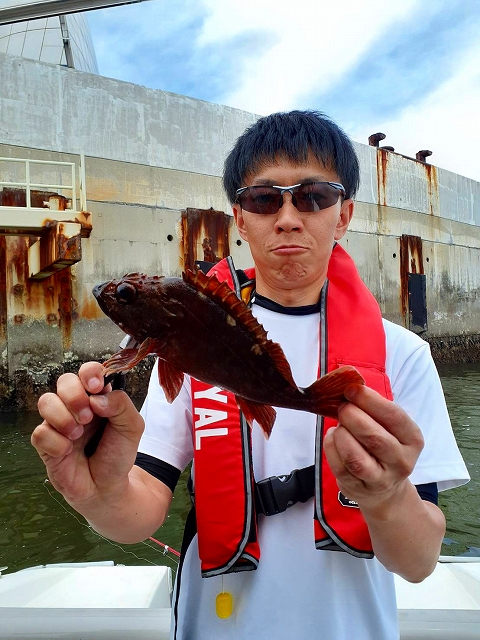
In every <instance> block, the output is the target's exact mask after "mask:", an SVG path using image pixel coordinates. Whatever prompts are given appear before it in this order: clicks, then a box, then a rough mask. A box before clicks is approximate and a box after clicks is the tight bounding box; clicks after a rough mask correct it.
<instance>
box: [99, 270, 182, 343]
mask: <svg viewBox="0 0 480 640" xmlns="http://www.w3.org/2000/svg"><path fill="white" fill-rule="evenodd" d="M174 281H180V279H179V278H165V277H164V276H147V275H146V274H144V273H128V274H126V275H125V276H123V278H118V279H114V280H109V281H107V282H103V283H101V284H97V285H96V286H95V287H94V288H93V295H94V296H95V298H96V300H97V302H98V305H99V306H100V308H101V310H102V311H103V313H104V314H105V315H107V316H108V317H109V318H110V319H111V320H113V322H115V324H116V325H117V326H119V327H120V329H122V331H124V332H125V333H128V334H129V335H131V336H133V337H134V338H135V339H136V340H138V341H139V342H141V341H143V340H145V338H147V337H161V335H160V334H161V332H162V329H166V328H168V326H169V324H170V321H171V319H172V317H174V315H175V314H174V311H172V308H171V307H172V305H173V304H174V300H173V299H172V297H171V291H170V289H171V288H172V287H171V286H169V285H171V284H172V282H173V283H174ZM180 282H181V281H180Z"/></svg>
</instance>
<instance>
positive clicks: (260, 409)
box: [235, 396, 277, 440]
mask: <svg viewBox="0 0 480 640" xmlns="http://www.w3.org/2000/svg"><path fill="white" fill-rule="evenodd" d="M235 400H236V402H237V405H238V406H239V408H240V411H241V412H242V413H243V415H244V416H245V420H246V421H247V422H248V424H249V425H250V427H252V426H253V421H254V420H256V421H257V422H258V424H259V425H260V427H261V428H262V430H263V433H264V434H265V437H266V438H267V440H268V438H269V437H270V434H271V432H272V428H273V424H274V422H275V418H276V417H277V412H276V411H275V409H274V408H273V407H271V406H270V405H268V404H260V403H259V402H253V401H252V400H247V399H245V398H242V397H240V396H235Z"/></svg>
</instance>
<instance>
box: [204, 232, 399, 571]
mask: <svg viewBox="0 0 480 640" xmlns="http://www.w3.org/2000/svg"><path fill="white" fill-rule="evenodd" d="M210 273H215V274H216V276H217V278H218V279H219V280H221V281H226V282H227V283H228V284H229V286H230V287H231V288H232V289H234V290H235V291H236V293H237V295H238V296H239V297H242V298H243V299H244V301H245V302H248V296H250V295H251V292H252V290H253V284H254V270H253V269H248V270H247V271H246V275H247V277H248V278H249V279H250V280H249V282H247V286H246V287H243V289H242V287H241V286H240V283H239V281H238V278H237V274H236V272H235V269H234V267H233V262H232V260H231V258H230V257H229V258H226V259H225V260H222V261H221V262H220V263H218V264H217V265H215V267H214V268H213V269H212V270H211V272H210ZM245 292H247V296H246V295H245ZM320 319H321V320H320V358H319V376H323V375H325V374H326V373H328V372H329V371H332V370H334V369H336V368H338V367H340V366H342V365H344V364H350V365H353V366H355V367H356V368H357V369H358V370H359V372H360V373H361V374H362V376H363V377H364V378H365V381H366V384H367V385H368V386H369V387H371V388H373V389H375V390H376V391H378V392H379V393H380V394H381V395H383V396H384V397H385V398H388V399H392V392H391V388H390V382H389V380H388V377H387V375H386V373H385V358H386V344H385V331H384V328H383V323H382V316H381V312H380V308H379V306H378V303H377V302H376V300H375V298H374V297H373V295H372V294H371V293H370V291H369V290H368V289H367V287H366V286H365V284H364V283H363V282H362V280H361V278H360V276H359V274H358V271H357V269H356V267H355V264H354V263H353V260H352V259H351V258H350V256H349V255H348V254H347V253H346V252H345V250H344V249H343V248H342V247H341V246H340V245H338V244H337V245H335V247H334V249H333V251H332V255H331V258H330V262H329V267H328V272H327V280H326V282H325V285H324V287H323V289H322V292H321V311H320ZM192 410H193V413H192V415H193V422H194V463H193V468H194V479H195V480H194V484H195V508H196V520H197V533H198V547H199V555H200V560H201V568H202V575H203V576H204V577H209V576H214V575H219V574H222V573H227V572H231V571H242V570H249V569H255V568H256V567H257V564H258V561H259V558H260V549H259V545H258V541H257V517H256V512H255V496H254V485H255V480H254V477H253V467H252V448H251V438H250V428H249V426H248V424H247V423H246V421H245V419H244V417H243V416H242V414H241V412H240V410H239V409H238V407H237V404H236V402H235V398H234V396H233V394H231V393H230V392H227V391H224V390H222V389H218V388H215V387H214V388H212V387H211V385H206V384H204V383H203V382H200V381H198V380H195V379H192ZM336 424H337V423H336V421H335V420H333V419H328V418H324V417H322V416H318V418H317V434H316V450H315V501H314V514H313V515H314V537H315V545H316V547H317V548H318V549H326V550H333V549H335V550H341V551H347V552H348V553H350V554H352V555H354V556H357V557H363V558H369V557H372V556H373V551H372V544H371V540H370V536H369V532H368V528H367V525H366V523H365V520H364V519H363V516H362V514H361V512H360V509H359V508H358V505H356V503H355V502H353V501H351V500H349V499H348V498H347V497H345V496H343V495H342V494H341V493H340V491H339V489H338V486H337V482H336V480H335V477H334V476H333V474H332V472H331V470H330V467H329V466H328V463H327V462H326V459H325V455H324V452H323V446H322V443H323V438H324V435H325V433H326V431H327V430H328V429H329V428H331V427H332V426H335V425H336ZM266 446H268V443H267V445H266Z"/></svg>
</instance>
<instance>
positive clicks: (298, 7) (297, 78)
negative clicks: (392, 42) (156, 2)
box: [199, 0, 418, 114]
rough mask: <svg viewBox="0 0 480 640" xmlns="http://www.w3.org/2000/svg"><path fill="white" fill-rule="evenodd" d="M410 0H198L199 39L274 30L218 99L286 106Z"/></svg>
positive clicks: (324, 80) (342, 66) (338, 68)
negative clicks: (201, 10)
mask: <svg viewBox="0 0 480 640" xmlns="http://www.w3.org/2000/svg"><path fill="white" fill-rule="evenodd" d="M417 4H418V0H403V2H401V3H393V2H392V3H385V1H384V0H383V1H381V0H344V1H343V2H336V3H327V2H320V1H319V0H297V1H296V2H295V3H292V2H286V1H280V2H279V1H278V0H262V1H259V0H242V2H238V0H222V2H221V3H220V2H218V1H217V0H204V5H206V6H207V7H208V9H209V11H210V15H209V17H208V18H207V20H206V21H205V23H204V25H203V31H202V34H201V36H200V39H199V44H204V43H212V42H215V41H218V40H220V39H225V38H228V37H231V36H238V35H239V34H241V33H242V32H245V31H246V30H248V29H255V30H258V29H263V30H265V31H268V32H270V34H271V33H274V34H275V35H276V44H275V45H274V46H272V47H271V48H270V49H269V50H268V51H267V52H266V53H265V54H264V55H263V56H262V57H261V58H259V59H257V60H256V61H255V62H254V63H253V64H252V62H251V61H248V68H246V66H245V67H244V69H243V73H242V74H241V76H240V77H239V79H238V87H237V89H236V90H235V91H234V92H232V93H229V94H226V95H224V96H222V97H221V101H222V102H224V103H226V104H228V105H230V106H233V107H237V108H240V109H245V110H247V111H251V112H253V113H259V114H266V113H271V112H273V111H278V110H285V109H290V108H294V107H295V106H296V105H297V104H298V98H299V96H301V95H304V94H307V93H309V92H311V91H312V90H314V89H315V90H318V91H322V90H325V89H326V88H328V86H329V85H330V84H331V83H333V82H334V81H335V80H337V79H338V77H339V76H341V75H342V74H343V73H344V72H345V71H346V70H347V69H348V68H349V67H350V66H351V65H353V64H354V63H355V61H356V60H357V59H358V57H359V56H360V55H361V54H362V53H363V52H364V51H366V50H367V49H368V48H369V46H370V45H371V43H372V42H373V41H374V40H375V39H376V38H378V37H379V35H381V34H382V33H383V32H385V31H386V30H387V29H388V27H389V25H390V24H392V23H393V22H395V21H397V20H400V19H402V18H404V17H406V16H407V15H409V14H411V12H412V11H413V10H414V9H415V7H416V5H417Z"/></svg>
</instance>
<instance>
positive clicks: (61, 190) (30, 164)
mask: <svg viewBox="0 0 480 640" xmlns="http://www.w3.org/2000/svg"><path fill="white" fill-rule="evenodd" d="M4 162H5V163H14V164H15V163H17V164H22V165H23V166H24V172H23V175H22V176H21V177H22V178H24V179H18V178H19V176H18V175H16V176H14V178H16V179H12V180H4V179H3V178H5V175H2V173H3V172H2V170H1V167H2V164H3V163H4ZM37 165H38V166H39V167H40V168H41V166H45V167H47V166H49V167H52V168H53V170H55V168H58V169H60V168H61V167H65V168H66V171H64V173H63V174H62V177H63V175H65V179H66V182H64V181H63V179H61V180H60V181H57V182H54V181H53V182H43V181H36V182H33V181H32V179H31V175H32V173H33V169H34V167H35V166H37ZM38 171H39V169H37V172H38ZM5 187H12V188H16V189H22V190H23V189H24V190H25V200H26V205H25V207H22V208H27V209H34V210H38V209H40V208H45V207H47V208H48V206H49V203H48V202H45V203H43V206H42V207H33V206H32V192H33V191H35V190H38V191H50V192H54V193H56V194H57V195H59V196H61V197H63V198H65V200H66V203H65V208H66V209H70V210H73V211H75V210H76V206H77V191H78V196H79V199H80V202H79V204H80V209H79V210H80V211H85V209H86V194H85V162H84V156H83V154H81V156H80V167H79V189H78V190H77V182H76V177H75V163H74V162H57V161H55V160H27V159H22V158H3V157H0V190H3V189H4V188H5ZM65 193H66V194H67V195H64V194H65ZM13 206H18V205H13ZM2 208H3V207H2ZM5 208H7V207H5ZM8 208H10V207H8Z"/></svg>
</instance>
